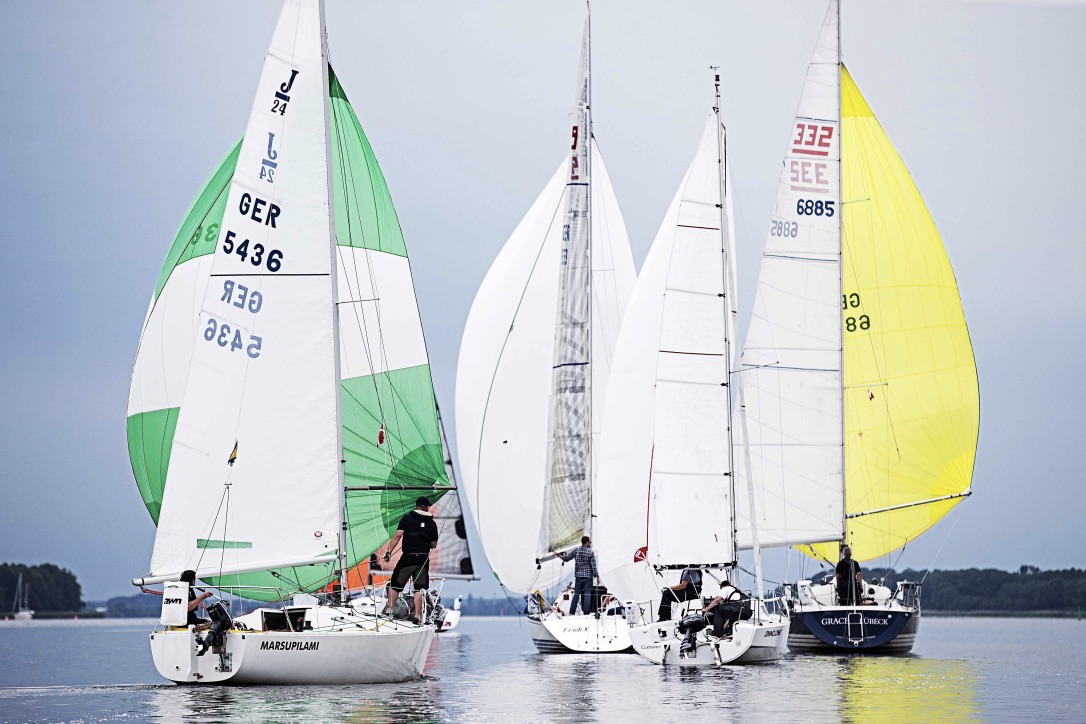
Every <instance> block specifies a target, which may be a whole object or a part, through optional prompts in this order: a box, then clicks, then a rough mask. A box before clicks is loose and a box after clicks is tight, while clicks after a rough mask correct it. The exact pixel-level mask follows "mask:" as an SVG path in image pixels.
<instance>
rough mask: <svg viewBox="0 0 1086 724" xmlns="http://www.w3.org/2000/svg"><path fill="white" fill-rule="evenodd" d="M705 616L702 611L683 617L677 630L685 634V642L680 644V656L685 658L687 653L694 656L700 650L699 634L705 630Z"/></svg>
mask: <svg viewBox="0 0 1086 724" xmlns="http://www.w3.org/2000/svg"><path fill="white" fill-rule="evenodd" d="M706 625H707V624H706V623H705V616H703V615H701V614H700V613H692V614H690V615H688V616H685V617H683V620H682V621H679V624H678V625H677V626H676V627H675V630H676V631H678V632H679V633H681V634H682V635H683V642H682V643H681V644H680V645H679V658H680V659H685V658H686V657H687V655H690V656H693V655H695V654H697V652H698V642H697V635H698V632H700V631H703V630H705V626H706Z"/></svg>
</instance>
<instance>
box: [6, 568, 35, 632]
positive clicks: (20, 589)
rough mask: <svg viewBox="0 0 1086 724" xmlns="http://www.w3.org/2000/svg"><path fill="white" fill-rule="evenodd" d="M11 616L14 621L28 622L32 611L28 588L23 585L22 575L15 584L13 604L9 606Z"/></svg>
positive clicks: (31, 616) (32, 616) (31, 617)
mask: <svg viewBox="0 0 1086 724" xmlns="http://www.w3.org/2000/svg"><path fill="white" fill-rule="evenodd" d="M11 615H12V618H13V619H15V620H16V621H30V620H31V619H33V618H34V611H33V609H31V608H30V586H29V585H23V574H22V573H20V574H19V580H18V581H17V582H16V583H15V602H14V603H12V604H11Z"/></svg>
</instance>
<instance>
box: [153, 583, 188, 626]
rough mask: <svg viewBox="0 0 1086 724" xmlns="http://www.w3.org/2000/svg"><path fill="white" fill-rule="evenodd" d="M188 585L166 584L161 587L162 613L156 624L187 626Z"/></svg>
mask: <svg viewBox="0 0 1086 724" xmlns="http://www.w3.org/2000/svg"><path fill="white" fill-rule="evenodd" d="M188 601H189V584H187V583H185V582H184V581H177V582H168V583H166V584H165V585H163V587H162V613H161V615H160V616H159V619H158V622H159V623H160V624H162V625H163V626H188V620H189V606H188Z"/></svg>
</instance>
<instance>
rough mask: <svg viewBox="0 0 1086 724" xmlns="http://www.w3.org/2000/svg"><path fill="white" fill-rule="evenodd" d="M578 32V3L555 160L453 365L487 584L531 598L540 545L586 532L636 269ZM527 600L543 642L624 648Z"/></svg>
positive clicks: (600, 626) (619, 623)
mask: <svg viewBox="0 0 1086 724" xmlns="http://www.w3.org/2000/svg"><path fill="white" fill-rule="evenodd" d="M590 41H591V16H590V15H589V17H588V18H586V20H585V28H584V35H583V38H582V43H581V63H580V69H579V72H578V76H577V85H576V93H575V99H574V108H573V126H572V128H571V131H570V136H569V139H568V141H567V142H568V143H569V147H568V148H569V151H568V155H567V158H566V159H565V160H564V161H563V162H562V163H561V165H560V166H559V168H558V170H557V171H556V172H555V174H554V176H553V177H552V178H551V180H550V181H549V182H548V183H547V185H546V187H545V188H544V189H543V192H542V193H541V194H540V195H539V197H538V198H537V199H536V201H535V203H534V204H533V205H532V207H531V208H530V209H529V211H528V213H527V215H526V216H525V217H524V219H523V220H522V221H521V222H520V224H519V225H518V226H517V228H516V230H515V231H514V232H513V234H512V236H510V238H509V240H508V241H507V242H506V244H505V246H504V247H503V248H502V250H501V252H500V253H499V255H498V257H497V259H495V261H494V263H493V265H491V267H490V270H489V271H488V272H487V275H486V278H485V279H484V280H483V283H482V285H481V286H480V288H479V291H478V293H477V294H476V296H475V301H474V303H473V304H472V307H471V311H470V313H469V315H468V320H467V324H466V327H465V329H464V337H463V340H462V342H461V346H460V360H459V365H458V368H457V379H456V433H457V444H458V449H459V453H460V466H461V472H462V473H463V481H464V488H465V490H466V491H467V500H468V505H469V506H470V507H471V510H472V514H473V517H474V520H475V524H476V526H477V528H478V530H479V537H480V539H481V541H482V544H483V548H484V550H485V551H486V555H487V558H488V560H489V561H490V565H491V567H492V568H493V570H494V573H495V575H496V576H497V578H498V580H499V582H500V583H501V584H502V585H503V586H504V587H505V588H506V589H509V590H512V591H516V592H519V593H525V594H531V598H532V600H533V601H538V599H539V597H540V595H542V594H540V595H536V592H537V591H542V590H546V589H547V587H549V586H553V585H555V584H556V583H558V582H559V581H560V580H562V579H563V578H564V577H566V576H569V575H570V574H572V573H573V571H572V570H571V569H572V568H573V566H572V565H571V566H567V567H563V566H562V561H561V560H560V559H559V558H557V557H556V556H555V554H554V553H552V551H557V552H559V553H561V552H565V551H569V550H571V549H573V548H576V547H577V546H578V545H580V541H581V538H582V536H590V537H591V531H592V518H593V515H594V506H593V502H592V500H593V495H594V489H595V487H596V480H597V475H598V466H597V464H596V456H595V452H594V448H595V445H596V443H597V441H598V439H599V434H600V422H601V421H600V415H598V414H597V413H596V411H597V410H599V409H600V408H601V406H602V405H601V403H602V401H603V396H604V394H605V392H606V389H607V379H608V376H609V374H610V365H611V352H612V350H613V349H614V345H615V341H616V339H617V338H618V333H619V327H620V325H621V322H622V315H623V313H624V311H625V309H626V301H627V299H628V298H629V295H630V290H631V289H632V288H633V285H634V281H635V279H636V272H635V271H634V265H633V255H632V254H631V252H630V244H629V239H628V238H627V236H626V226H625V224H624V222H623V220H622V214H621V213H620V211H619V208H618V201H617V200H616V198H615V193H614V190H613V189H612V187H611V182H610V179H609V178H608V176H607V170H606V168H605V167H604V165H603V159H602V158H601V157H600V152H599V149H598V148H597V146H596V140H595V137H594V135H593V133H592V115H591V114H592V105H591V68H590V57H591V47H590ZM604 583H605V584H606V581H604ZM566 598H567V599H568V597H566ZM541 608H542V610H541V611H537V612H535V613H533V614H532V615H530V616H529V622H530V631H531V634H532V638H533V641H534V642H535V643H536V646H537V648H539V650H540V651H542V652H544V653H553V652H559V651H589V652H604V651H621V650H626V649H628V648H629V646H630V643H629V638H628V636H627V635H626V625H625V622H624V620H621V617H619V616H601V617H599V618H597V617H596V616H594V615H578V616H569V615H567V612H568V608H566V606H565V605H564V604H563V605H559V606H554V605H553V601H546V600H545V601H544V603H543V605H542V607H541Z"/></svg>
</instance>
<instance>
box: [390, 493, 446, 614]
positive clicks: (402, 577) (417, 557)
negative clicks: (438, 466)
mask: <svg viewBox="0 0 1086 724" xmlns="http://www.w3.org/2000/svg"><path fill="white" fill-rule="evenodd" d="M397 543H400V545H401V550H402V553H401V555H400V560H399V561H397V563H396V568H394V569H393V571H392V580H391V581H390V582H389V592H388V612H389V614H392V613H393V612H394V611H395V610H396V600H397V599H398V598H399V596H400V594H401V593H403V589H404V586H406V585H407V582H408V581H409V580H413V581H414V582H415V616H414V618H412V619H411V620H412V621H414V622H415V623H419V622H420V621H421V620H422V594H423V592H424V591H425V590H426V589H427V588H429V587H430V552H431V551H432V550H433V549H434V548H436V547H437V523H436V522H435V521H434V516H432V515H430V501H429V500H428V499H426V498H425V497H420V498H419V499H418V500H416V501H415V509H414V510H412V511H411V512H410V513H408V514H407V515H405V516H404V517H403V518H401V519H400V524H399V525H398V526H396V535H394V536H392V540H391V541H389V544H388V551H387V552H386V553H385V560H386V561H388V560H391V558H392V553H393V552H394V551H395V550H396V544H397Z"/></svg>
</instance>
